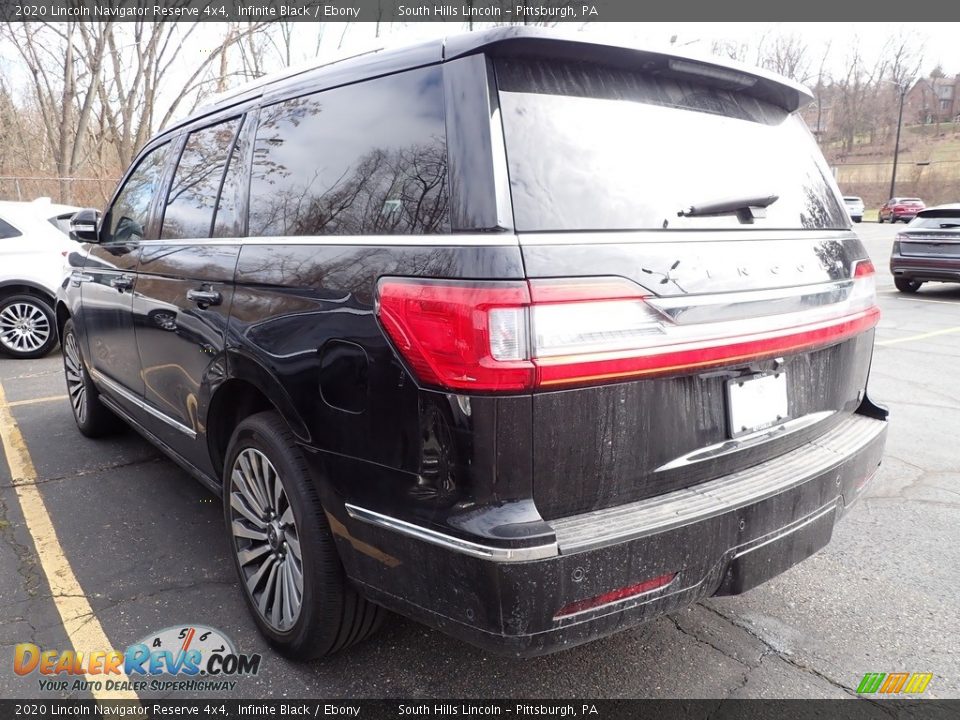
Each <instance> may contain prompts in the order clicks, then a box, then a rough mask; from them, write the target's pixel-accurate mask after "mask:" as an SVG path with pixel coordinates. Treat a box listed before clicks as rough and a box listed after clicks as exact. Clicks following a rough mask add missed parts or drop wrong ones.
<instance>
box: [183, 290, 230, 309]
mask: <svg viewBox="0 0 960 720" xmlns="http://www.w3.org/2000/svg"><path fill="white" fill-rule="evenodd" d="M187 300H191V301H193V302H195V303H196V304H197V305H199V306H200V307H202V308H205V307H209V306H211V305H219V304H220V302H221V301H222V300H223V296H222V295H221V294H220V293H218V292H217V291H216V290H197V289H193V290H187Z"/></svg>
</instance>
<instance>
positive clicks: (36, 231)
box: [0, 198, 79, 358]
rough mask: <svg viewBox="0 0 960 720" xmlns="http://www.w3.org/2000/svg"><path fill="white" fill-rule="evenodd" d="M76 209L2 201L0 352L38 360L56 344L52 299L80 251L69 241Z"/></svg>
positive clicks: (42, 201) (39, 202) (44, 201)
mask: <svg viewBox="0 0 960 720" xmlns="http://www.w3.org/2000/svg"><path fill="white" fill-rule="evenodd" d="M78 209H79V208H75V207H71V206H69V205H56V204H54V203H52V202H50V199H49V198H40V199H38V200H34V201H33V202H2V201H0V352H3V353H5V354H6V355H9V356H11V357H16V358H36V357H42V356H44V355H46V354H47V353H48V352H50V350H52V349H53V347H54V346H55V345H56V344H57V324H56V322H55V320H54V311H53V307H54V299H55V298H56V296H57V288H58V287H59V285H60V283H61V282H62V281H63V277H64V275H63V273H64V265H65V261H66V258H67V255H68V254H69V253H70V251H71V250H76V249H77V248H78V247H79V246H78V245H77V243H75V242H74V241H73V240H71V239H70V237H69V235H68V232H69V224H70V218H71V217H72V216H73V214H74V213H75V212H76V211H77V210H78Z"/></svg>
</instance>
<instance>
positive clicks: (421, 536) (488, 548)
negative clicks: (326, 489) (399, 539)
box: [344, 503, 560, 562]
mask: <svg viewBox="0 0 960 720" xmlns="http://www.w3.org/2000/svg"><path fill="white" fill-rule="evenodd" d="M344 507H345V508H346V510H347V514H348V515H350V517H352V518H353V519H354V520H361V521H362V522H365V523H369V524H371V525H376V526H378V527H382V528H385V529H387V530H392V531H393V532H397V533H400V534H401V535H406V536H407V537H412V538H415V539H417V540H422V541H423V542H426V543H430V544H431V545H437V546H438V547H442V548H444V549H446V550H452V551H453V552H458V553H462V554H463V555H469V556H471V557H476V558H481V559H483V560H494V561H496V562H527V561H529V560H545V559H547V558H551V557H555V556H557V555H559V554H560V550H559V548H558V547H557V543H555V542H553V543H548V544H545V545H534V546H532V547H522V548H505V547H497V546H494V545H484V544H482V543H475V542H471V541H469V540H463V539H461V538H458V537H454V536H452V535H448V534H446V533H442V532H439V531H437V530H432V529H430V528H425V527H423V526H422V525H416V524H414V523H411V522H407V521H406V520H399V519H397V518H395V517H390V516H389V515H383V514H382V513H378V512H374V511H373V510H368V509H366V508H363V507H360V506H358V505H352V504H350V503H346V504H345V505H344Z"/></svg>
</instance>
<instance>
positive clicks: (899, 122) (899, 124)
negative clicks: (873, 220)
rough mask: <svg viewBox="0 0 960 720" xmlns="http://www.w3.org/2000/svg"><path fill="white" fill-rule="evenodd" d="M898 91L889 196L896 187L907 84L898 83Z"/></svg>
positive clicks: (893, 192) (893, 193)
mask: <svg viewBox="0 0 960 720" xmlns="http://www.w3.org/2000/svg"><path fill="white" fill-rule="evenodd" d="M897 89H898V90H899V91H900V114H899V115H898V116H897V139H896V141H895V142H894V143H893V174H892V175H891V176H890V197H895V191H896V189H897V159H898V158H899V157H900V128H901V127H902V126H903V100H904V98H905V97H906V96H907V86H906V85H905V84H904V85H898V86H897Z"/></svg>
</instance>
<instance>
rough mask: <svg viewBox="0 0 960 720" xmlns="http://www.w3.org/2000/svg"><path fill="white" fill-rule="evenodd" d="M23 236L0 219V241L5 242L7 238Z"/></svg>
mask: <svg viewBox="0 0 960 720" xmlns="http://www.w3.org/2000/svg"><path fill="white" fill-rule="evenodd" d="M21 235H23V233H22V232H20V231H19V230H17V229H16V228H15V227H14V226H13V225H11V224H10V223H8V222H7V221H6V220H4V219H3V218H0V240H6V239H7V238H15V237H20V236H21Z"/></svg>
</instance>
